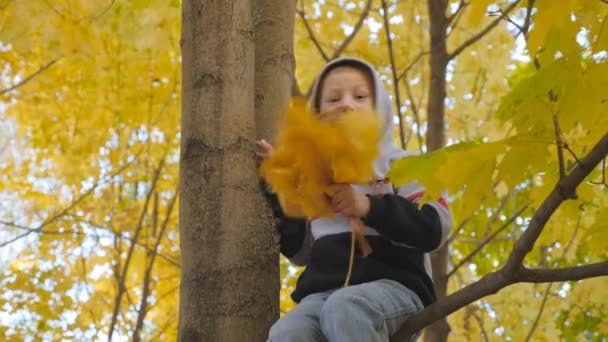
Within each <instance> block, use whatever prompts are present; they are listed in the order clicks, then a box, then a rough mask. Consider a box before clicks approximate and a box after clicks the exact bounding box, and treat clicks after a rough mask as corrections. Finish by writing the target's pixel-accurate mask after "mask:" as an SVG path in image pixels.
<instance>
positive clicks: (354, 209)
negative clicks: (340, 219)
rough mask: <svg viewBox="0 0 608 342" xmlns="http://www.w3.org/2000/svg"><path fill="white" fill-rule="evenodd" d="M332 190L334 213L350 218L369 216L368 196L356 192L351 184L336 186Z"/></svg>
mask: <svg viewBox="0 0 608 342" xmlns="http://www.w3.org/2000/svg"><path fill="white" fill-rule="evenodd" d="M331 189H332V192H333V194H332V196H331V205H332V207H333V209H334V211H336V212H339V213H340V214H343V215H345V216H348V217H358V218H362V217H365V216H367V214H368V213H369V207H370V202H369V198H368V197H367V196H365V195H364V194H362V193H359V192H357V191H355V189H353V187H352V186H351V185H350V184H334V185H332V187H331Z"/></svg>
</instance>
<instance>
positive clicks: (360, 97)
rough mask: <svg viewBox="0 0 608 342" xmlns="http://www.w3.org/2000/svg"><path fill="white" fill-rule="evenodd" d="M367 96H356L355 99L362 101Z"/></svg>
mask: <svg viewBox="0 0 608 342" xmlns="http://www.w3.org/2000/svg"><path fill="white" fill-rule="evenodd" d="M366 98H367V95H357V99H359V100H362V99H366Z"/></svg>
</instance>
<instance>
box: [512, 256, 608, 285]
mask: <svg viewBox="0 0 608 342" xmlns="http://www.w3.org/2000/svg"><path fill="white" fill-rule="evenodd" d="M602 276H608V261H602V262H597V263H594V264H590V265H583V266H574V267H566V268H558V269H550V268H526V267H522V268H521V269H520V270H519V271H518V272H516V273H515V276H514V280H515V281H516V282H520V283H548V282H558V281H578V280H582V279H588V278H596V277H602Z"/></svg>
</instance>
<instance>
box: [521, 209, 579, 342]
mask: <svg viewBox="0 0 608 342" xmlns="http://www.w3.org/2000/svg"><path fill="white" fill-rule="evenodd" d="M581 218H582V214H581V213H579V215H578V220H577V222H576V226H574V232H573V233H572V236H571V237H570V241H568V244H567V245H566V248H564V252H563V253H562V255H561V257H560V260H559V262H560V263H561V262H562V261H564V259H565V258H566V255H567V254H568V251H569V250H570V247H572V244H573V243H574V238H575V237H576V234H577V233H578V229H579V227H580V225H581ZM552 286H553V283H549V285H547V288H546V289H545V294H544V295H543V300H542V302H541V304H540V309H539V310H538V314H537V315H536V318H535V319H534V323H532V327H531V328H530V331H529V332H528V335H527V336H526V342H528V341H530V339H531V338H532V335H533V334H534V330H536V327H537V326H538V322H540V318H541V316H542V315H543V311H544V309H545V304H546V303H547V299H548V298H549V293H550V292H551V287H552Z"/></svg>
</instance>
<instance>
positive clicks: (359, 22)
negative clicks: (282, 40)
mask: <svg viewBox="0 0 608 342" xmlns="http://www.w3.org/2000/svg"><path fill="white" fill-rule="evenodd" d="M371 5H372V1H371V0H368V1H367V3H366V5H365V8H364V9H363V12H362V13H361V14H360V16H359V19H358V20H357V23H356V24H355V26H354V28H353V30H352V32H351V33H350V34H349V35H348V36H347V37H346V38H345V39H344V40H343V41H342V43H341V44H340V46H339V47H338V48H337V49H336V50H334V52H333V54H332V55H331V57H327V55H326V54H325V51H324V50H323V49H322V47H321V43H319V41H318V40H317V39H316V38H315V37H314V35H313V32H312V29H309V27H310V26H309V25H308V23H307V22H306V21H305V22H304V25H306V27H307V30H308V35H309V36H310V39H311V40H312V41H313V43H315V45H316V46H317V49H319V51H320V52H321V56H325V57H323V58H324V59H325V61H326V62H329V61H331V60H334V59H336V58H338V57H340V55H342V53H343V52H344V50H346V48H347V47H348V45H349V44H350V43H351V42H352V40H353V39H354V38H355V36H356V35H357V33H358V32H359V31H360V30H361V28H362V27H363V23H364V22H365V19H366V18H367V17H368V15H369V12H370V10H371ZM300 11H301V12H302V14H304V5H302V9H301V10H300ZM296 12H297V11H296ZM300 16H302V15H300ZM302 20H305V19H304V18H303V17H302ZM294 82H295V78H294ZM295 87H296V88H295V89H293V88H292V92H295V90H298V92H299V89H297V83H295ZM312 87H313V85H311V86H310V87H309V88H308V90H307V91H306V97H310V93H311V91H312Z"/></svg>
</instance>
